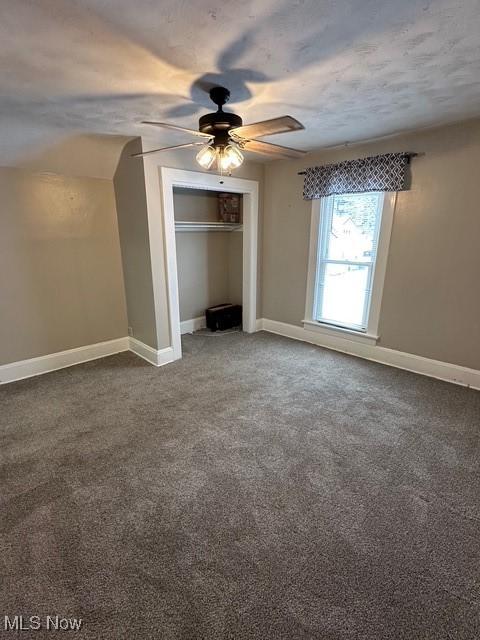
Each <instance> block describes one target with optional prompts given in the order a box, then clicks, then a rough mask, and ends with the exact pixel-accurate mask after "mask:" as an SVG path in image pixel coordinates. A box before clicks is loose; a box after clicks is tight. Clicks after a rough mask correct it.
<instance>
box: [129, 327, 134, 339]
mask: <svg viewBox="0 0 480 640" xmlns="http://www.w3.org/2000/svg"><path fill="white" fill-rule="evenodd" d="M128 335H129V336H130V337H131V338H133V327H128Z"/></svg>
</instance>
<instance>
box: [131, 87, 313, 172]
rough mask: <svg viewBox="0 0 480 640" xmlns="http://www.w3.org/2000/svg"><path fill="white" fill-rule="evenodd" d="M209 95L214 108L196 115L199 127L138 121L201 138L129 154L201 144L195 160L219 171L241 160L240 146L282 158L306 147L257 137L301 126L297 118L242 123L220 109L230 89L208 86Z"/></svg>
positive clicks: (239, 119) (206, 167) (228, 168)
mask: <svg viewBox="0 0 480 640" xmlns="http://www.w3.org/2000/svg"><path fill="white" fill-rule="evenodd" d="M209 95H210V99H211V100H212V101H213V102H214V103H215V104H216V105H217V107H218V109H217V111H215V112H213V113H207V114H206V115H204V116H202V117H201V118H200V120H199V123H198V125H199V131H196V130H195V129H187V128H185V127H178V126H177V125H174V124H168V123H166V122H151V121H143V122H142V124H152V125H154V126H156V127H163V128H164V129H172V130H174V131H183V132H184V133H188V134H190V135H193V136H195V137H197V138H202V140H201V141H197V142H187V143H186V144H177V145H174V146H171V147H163V148H161V149H152V150H151V151H144V152H142V153H135V154H133V155H132V157H133V158H139V157H142V156H146V155H150V154H151V153H158V152H159V151H170V150H172V149H186V148H188V147H197V146H201V147H202V148H201V149H200V151H199V152H198V153H197V156H196V159H197V162H198V164H199V165H200V166H201V167H203V168H204V169H211V168H212V167H213V166H214V163H215V162H216V165H217V169H218V170H219V171H220V172H223V171H226V172H231V170H232V169H236V168H237V167H239V166H240V165H241V164H242V162H243V154H242V151H241V150H243V149H245V150H246V151H253V152H254V153H262V154H265V155H269V156H274V157H275V158H284V159H285V158H301V157H302V156H304V155H305V154H306V153H307V152H306V151H300V150H298V149H290V148H289V147H282V146H280V145H278V144H272V143H270V142H263V141H262V140H257V138H260V137H262V136H269V135H272V134H278V133H287V132H289V131H299V130H301V129H304V126H303V125H302V124H301V123H300V122H298V120H295V118H292V117H291V116H281V117H280V118H272V119H271V120H263V121H262V122H256V123H254V124H247V125H243V122H242V119H241V117H240V116H238V115H237V114H236V113H228V112H225V111H223V105H224V104H226V103H227V102H228V100H229V99H230V91H229V90H228V89H225V87H213V88H212V89H210V92H209Z"/></svg>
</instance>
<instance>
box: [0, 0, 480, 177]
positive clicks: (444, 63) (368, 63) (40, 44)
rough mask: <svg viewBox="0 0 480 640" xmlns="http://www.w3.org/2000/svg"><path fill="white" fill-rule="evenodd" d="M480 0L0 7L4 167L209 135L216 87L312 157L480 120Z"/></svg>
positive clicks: (31, 1) (99, 2) (49, 1)
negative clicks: (347, 145) (62, 152)
mask: <svg viewBox="0 0 480 640" xmlns="http://www.w3.org/2000/svg"><path fill="white" fill-rule="evenodd" d="M479 33H480V0H461V1H459V0H435V1H430V0H256V1H250V2H249V1H248V0H247V1H243V2H238V0H223V1H222V2H218V3H217V2H215V0H208V1H207V0H134V1H133V2H132V0H77V1H75V0H0V89H1V90H0V164H11V163H13V162H15V161H17V160H18V159H21V158H22V157H28V156H30V155H31V154H32V153H37V152H38V150H39V149H42V148H47V147H48V146H49V145H52V144H54V143H55V142H56V141H58V140H60V139H61V138H62V136H69V135H72V134H78V133H88V134H92V133H100V134H120V135H126V136H131V135H149V136H151V137H152V138H154V139H155V141H158V142H159V143H160V144H163V143H170V144H175V142H178V143H181V142H184V141H185V138H184V137H183V135H182V134H176V133H171V132H160V131H157V130H154V131H152V129H151V128H149V127H146V126H142V125H140V124H139V122H140V120H142V119H159V120H169V121H173V122H176V123H179V124H183V125H184V126H190V127H195V128H196V126H197V120H198V117H199V116H200V115H201V114H202V113H205V112H206V111H207V110H209V109H208V106H209V102H208V98H207V96H206V94H205V87H208V85H209V84H212V83H214V84H216V83H221V84H223V85H225V86H227V87H229V88H230V89H231V91H232V101H231V103H230V106H231V107H233V108H235V110H237V111H238V112H239V113H240V114H241V115H242V116H243V118H244V121H246V122H252V121H256V120H260V119H264V118H271V117H274V116H278V115H282V114H290V115H293V116H295V117H297V118H298V119H300V120H301V121H302V122H303V123H304V124H305V126H306V131H305V132H300V133H292V134H287V135H284V136H281V137H280V136H277V137H276V138H271V140H272V141H274V142H282V143H284V144H287V145H290V146H298V147H300V148H304V149H309V148H316V147H322V146H329V145H333V144H339V143H343V142H346V141H355V140H360V139H365V138H370V137H375V136H381V135H385V134H390V133H394V132H397V131H401V130H405V129H413V128H416V127H424V126H429V125H433V124H437V123H441V122H448V121H453V120H460V119H463V118H468V117H472V116H476V115H480V40H479V37H478V34H479Z"/></svg>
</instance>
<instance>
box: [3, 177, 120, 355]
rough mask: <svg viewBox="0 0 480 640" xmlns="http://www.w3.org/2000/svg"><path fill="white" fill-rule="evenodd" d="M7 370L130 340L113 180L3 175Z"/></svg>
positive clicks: (4, 343) (4, 301) (4, 336)
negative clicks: (34, 360) (19, 363)
mask: <svg viewBox="0 0 480 640" xmlns="http://www.w3.org/2000/svg"><path fill="white" fill-rule="evenodd" d="M0 193H1V194H2V202H1V211H0V364H5V363H8V362H14V361H17V360H23V359H27V358H33V357H37V356H43V355H46V354H49V353H54V352H57V351H63V350H66V349H72V348H74V347H79V346H83V345H88V344H93V343H96V342H102V341H106V340H111V339H114V338H120V337H124V336H125V335H126V331H127V321H126V310H125V297H124V290H123V276H122V266H121V259H120V250H119V242H118V228H117V219H116V213H115V199H114V193H113V185H112V182H111V180H99V179H95V178H73V177H66V176H59V175H51V174H40V173H33V172H31V171H27V170H23V169H12V168H1V169H0Z"/></svg>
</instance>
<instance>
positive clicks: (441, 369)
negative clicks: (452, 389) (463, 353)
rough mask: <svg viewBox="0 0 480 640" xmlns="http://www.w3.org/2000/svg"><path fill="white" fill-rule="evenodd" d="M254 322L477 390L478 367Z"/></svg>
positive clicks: (273, 322)
mask: <svg viewBox="0 0 480 640" xmlns="http://www.w3.org/2000/svg"><path fill="white" fill-rule="evenodd" d="M257 324H258V325H259V328H261V329H263V330H264V331H269V332H270V333H277V334H279V335H281V336H285V337H287V338H293V339H294V340H301V341H302V342H309V343H311V344H315V345H318V346H319V347H326V348H327V349H333V350H334V351H341V352H343V353H348V354H350V355H352V356H357V357H359V358H365V359H366V360H373V361H374V362H380V363H381V364H386V365H389V366H391V367H396V368H398V369H405V370H406V371H412V372H414V373H419V374H421V375H424V376H429V377H430V378H437V379H439V380H445V381H447V382H453V383H454V384H459V385H462V386H465V387H471V388H472V389H478V390H480V371H479V370H477V369H469V368H468V367H461V366H459V365H456V364H450V363H448V362H441V361H440V360H431V359H430V358H424V357H422V356H417V355H414V354H412V353H405V352H403V351H395V350H394V349H387V348H386V347H379V346H378V345H370V344H363V343H360V342H354V341H352V340H349V339H348V338H344V337H340V336H339V337H337V336H328V335H325V334H320V333H315V332H313V331H308V330H306V329H304V328H303V327H297V326H295V325H292V324H287V323H285V322H277V321H276V320H268V319H267V318H262V319H261V320H257Z"/></svg>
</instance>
